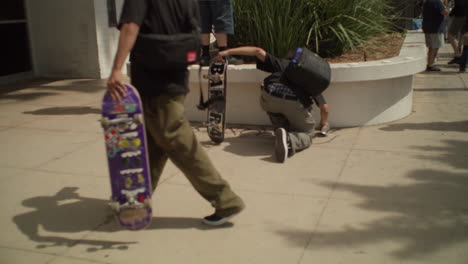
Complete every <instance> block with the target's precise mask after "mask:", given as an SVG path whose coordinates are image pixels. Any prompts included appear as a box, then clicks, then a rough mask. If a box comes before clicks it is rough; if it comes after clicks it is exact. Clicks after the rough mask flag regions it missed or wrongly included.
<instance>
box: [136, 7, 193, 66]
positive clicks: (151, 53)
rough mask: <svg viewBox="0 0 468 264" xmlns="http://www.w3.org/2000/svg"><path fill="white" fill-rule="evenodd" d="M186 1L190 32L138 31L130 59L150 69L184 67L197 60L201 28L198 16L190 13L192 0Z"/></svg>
mask: <svg viewBox="0 0 468 264" xmlns="http://www.w3.org/2000/svg"><path fill="white" fill-rule="evenodd" d="M188 2H189V6H188V10H189V14H188V15H189V16H190V18H189V21H190V23H191V25H192V32H190V33H177V34H170V35H167V34H143V33H139V34H138V37H137V39H136V41H135V45H134V47H133V50H132V57H131V59H132V61H135V62H137V63H141V64H142V65H144V66H146V67H147V68H149V69H151V70H177V69H185V68H187V66H188V65H190V64H194V63H196V62H197V61H198V58H199V55H200V31H201V30H200V25H199V23H198V18H196V17H194V16H193V15H192V8H193V4H194V0H189V1H188Z"/></svg>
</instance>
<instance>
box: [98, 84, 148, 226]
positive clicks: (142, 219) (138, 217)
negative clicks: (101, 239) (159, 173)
mask: <svg viewBox="0 0 468 264" xmlns="http://www.w3.org/2000/svg"><path fill="white" fill-rule="evenodd" d="M125 87H126V88H127V95H126V96H125V97H124V98H122V100H121V101H120V102H114V101H112V99H111V97H110V95H109V94H108V93H107V92H106V94H105V95H104V98H103V99H102V119H101V125H102V127H103V129H104V136H105V140H106V151H107V161H108V164H109V174H110V180H111V188H112V196H111V202H110V203H109V205H110V207H111V209H112V211H113V212H114V215H115V217H116V219H117V221H118V222H119V224H120V225H122V226H123V227H125V228H127V229H129V230H140V229H143V228H145V227H147V226H148V225H149V224H150V222H151V218H152V208H151V178H150V175H149V168H148V154H147V153H148V151H147V143H146V132H145V126H144V120H143V111H142V104H141V99H140V96H139V94H138V92H137V90H136V89H135V88H134V87H133V86H131V85H129V84H125Z"/></svg>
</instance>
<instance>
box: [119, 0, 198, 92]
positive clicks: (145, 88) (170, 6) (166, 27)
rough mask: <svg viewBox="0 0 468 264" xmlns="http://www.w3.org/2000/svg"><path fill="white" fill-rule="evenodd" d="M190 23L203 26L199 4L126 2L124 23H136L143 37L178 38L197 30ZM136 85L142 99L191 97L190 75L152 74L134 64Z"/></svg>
mask: <svg viewBox="0 0 468 264" xmlns="http://www.w3.org/2000/svg"><path fill="white" fill-rule="evenodd" d="M190 19H195V20H196V21H195V22H196V23H199V21H200V19H199V11H198V3H197V2H196V0H125V2H124V5H123V9H122V15H121V17H120V23H119V26H118V28H119V29H120V27H121V26H122V24H123V23H129V22H132V23H136V24H138V25H140V32H141V33H146V34H148V33H154V34H175V33H189V32H191V31H192V30H193V26H192V22H191V21H190ZM130 61H131V62H132V64H131V79H132V84H133V85H135V87H136V88H137V89H138V90H139V91H140V93H141V95H142V96H157V95H160V94H162V93H187V92H188V77H189V75H188V71H187V70H185V69H184V70H179V71H174V70H170V71H152V70H148V69H146V68H145V67H144V66H142V65H141V64H138V63H136V62H134V61H133V60H132V55H131V54H130Z"/></svg>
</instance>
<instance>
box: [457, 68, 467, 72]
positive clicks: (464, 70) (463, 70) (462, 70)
mask: <svg viewBox="0 0 468 264" xmlns="http://www.w3.org/2000/svg"><path fill="white" fill-rule="evenodd" d="M458 72H459V73H465V72H466V69H460V70H458Z"/></svg>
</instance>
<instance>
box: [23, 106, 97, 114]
mask: <svg viewBox="0 0 468 264" xmlns="http://www.w3.org/2000/svg"><path fill="white" fill-rule="evenodd" d="M23 113H24V114H30V115H87V114H101V109H98V108H93V107H89V106H69V107H49V108H43V109H38V110H35V111H28V112H23Z"/></svg>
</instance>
